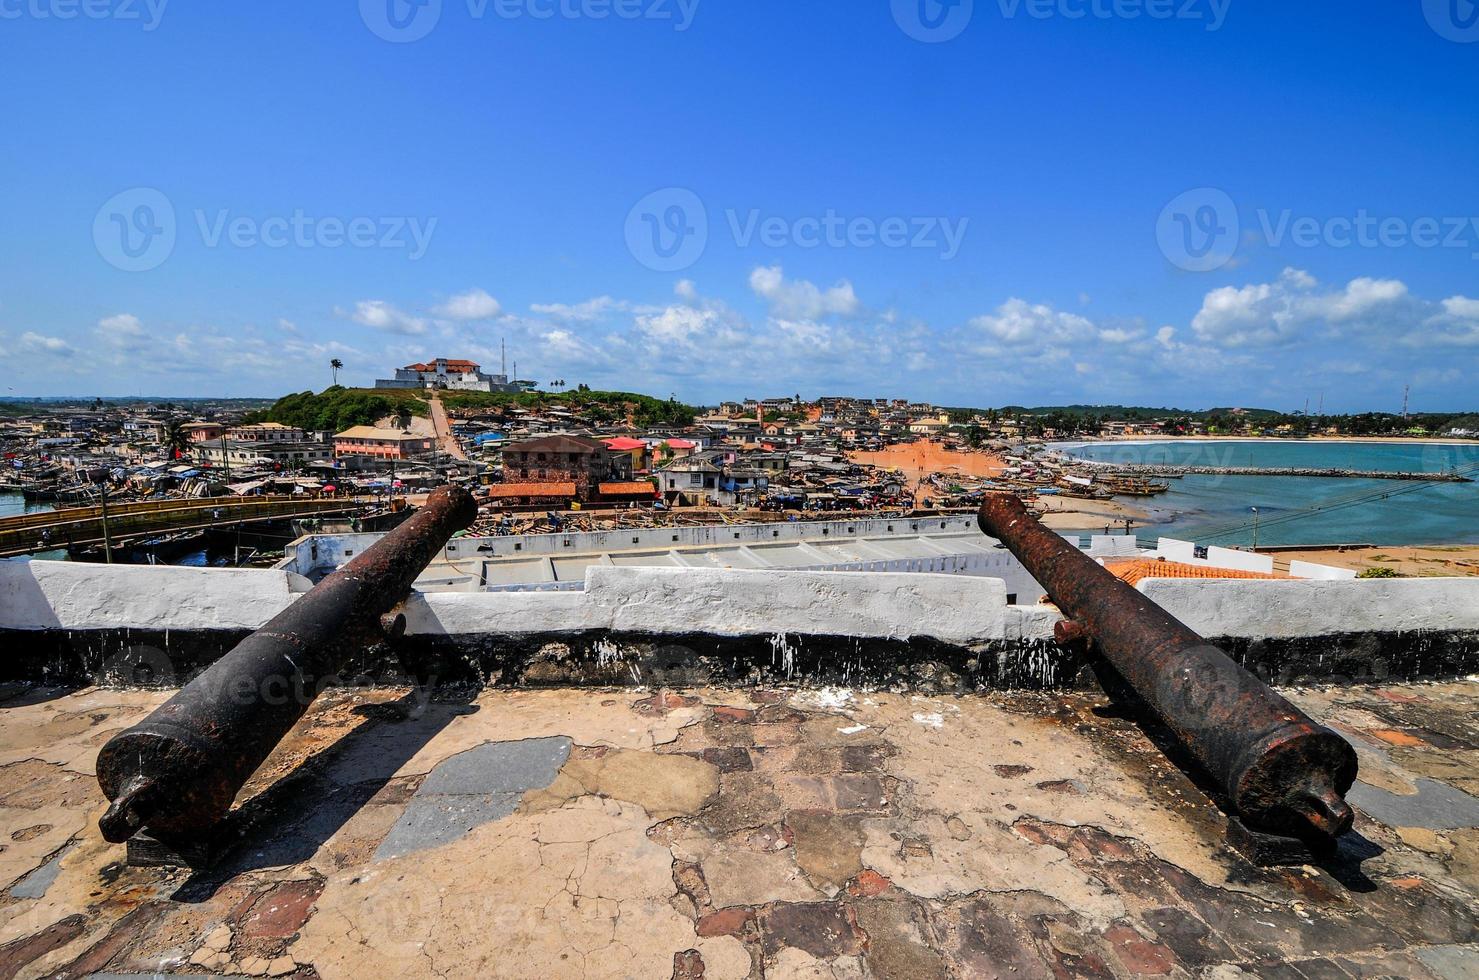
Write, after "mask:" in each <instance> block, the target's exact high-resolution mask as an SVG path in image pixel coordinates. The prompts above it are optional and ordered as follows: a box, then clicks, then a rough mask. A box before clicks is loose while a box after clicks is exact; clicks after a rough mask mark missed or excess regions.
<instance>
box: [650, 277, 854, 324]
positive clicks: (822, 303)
mask: <svg viewBox="0 0 1479 980" xmlns="http://www.w3.org/2000/svg"><path fill="white" fill-rule="evenodd" d="M680 285H681V284H680ZM690 285H691V284H690ZM750 289H751V290H753V291H754V293H755V295H757V296H759V297H761V298H762V299H764V300H766V301H767V302H769V303H770V311H771V313H772V314H774V315H775V316H780V317H789V318H792V319H810V320H814V319H817V318H818V317H823V316H833V315H842V316H849V315H852V314H854V313H857V312H858V310H859V309H860V308H861V305H862V304H861V303H859V302H858V297H857V294H856V293H854V292H853V288H852V283H850V282H848V281H847V280H846V279H843V280H842V281H841V282H839V283H837V285H835V286H833V287H831V288H830V289H820V288H818V287H817V285H816V284H815V283H811V282H808V281H807V280H805V279H787V278H786V277H785V273H784V272H783V270H782V269H781V267H780V266H778V265H773V266H760V267H757V268H756V269H755V270H754V271H753V272H751V273H750Z"/></svg>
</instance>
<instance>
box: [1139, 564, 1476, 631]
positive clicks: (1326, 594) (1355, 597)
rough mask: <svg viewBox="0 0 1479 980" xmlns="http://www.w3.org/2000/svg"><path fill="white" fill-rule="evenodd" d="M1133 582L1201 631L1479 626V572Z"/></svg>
mask: <svg viewBox="0 0 1479 980" xmlns="http://www.w3.org/2000/svg"><path fill="white" fill-rule="evenodd" d="M1139 588H1140V591H1141V592H1143V593H1145V595H1146V596H1147V597H1149V598H1150V599H1152V600H1154V601H1155V602H1156V603H1157V604H1159V605H1160V606H1161V607H1163V608H1164V609H1166V611H1168V612H1169V613H1171V615H1173V616H1175V617H1176V618H1177V619H1179V620H1181V621H1182V622H1183V623H1185V624H1186V625H1187V626H1190V627H1191V628H1192V629H1194V630H1196V631H1197V632H1199V633H1202V634H1203V635H1205V636H1246V637H1253V638H1269V639H1277V638H1284V637H1294V636H1321V635H1324V634H1328V633H1407V632H1413V631H1416V630H1479V578H1411V579H1356V580H1348V581H1323V582H1322V581H1297V580H1296V581H1285V580H1271V579H1248V580H1239V579H1223V580H1220V581H1204V580H1196V579H1146V580H1144V581H1142V582H1141V583H1140V586H1139Z"/></svg>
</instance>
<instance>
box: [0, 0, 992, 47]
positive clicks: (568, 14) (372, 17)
mask: <svg viewBox="0 0 1479 980" xmlns="http://www.w3.org/2000/svg"><path fill="white" fill-rule="evenodd" d="M4 2H5V0H0V3H4ZM442 2H443V0H360V5H359V12H360V19H361V20H363V21H364V22H365V26H366V27H368V28H369V29H370V31H371V33H373V34H374V35H375V36H376V37H379V38H381V39H383V40H386V41H390V42H392V43H395V44H407V43H410V42H411V41H419V40H421V39H422V38H424V37H426V36H427V35H428V34H430V33H431V32H432V31H433V30H435V29H436V27H437V25H438V24H439V23H440V22H441V19H442ZM967 2H969V0H967ZM698 5H699V0H464V4H463V6H464V7H465V8H466V10H467V16H468V19H470V20H473V21H483V20H490V19H493V20H612V19H615V20H651V21H664V22H668V23H670V24H672V27H673V30H674V31H678V32H680V33H681V32H683V31H686V30H688V28H690V27H692V26H693V19H694V17H695V15H696V14H697V13H698Z"/></svg>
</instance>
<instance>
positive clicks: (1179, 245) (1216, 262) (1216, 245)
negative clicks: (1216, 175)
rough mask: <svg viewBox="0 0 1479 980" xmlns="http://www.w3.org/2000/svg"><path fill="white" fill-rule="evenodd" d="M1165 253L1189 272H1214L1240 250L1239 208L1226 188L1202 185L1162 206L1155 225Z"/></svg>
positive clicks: (1178, 266)
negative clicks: (1223, 189) (1220, 188)
mask: <svg viewBox="0 0 1479 980" xmlns="http://www.w3.org/2000/svg"><path fill="white" fill-rule="evenodd" d="M1155 235H1156V242H1157V243H1158V244H1159V245H1160V247H1161V254H1162V255H1164V256H1165V257H1166V258H1167V259H1169V260H1170V262H1171V264H1172V265H1174V266H1176V267H1177V268H1179V269H1185V270H1186V271H1188V272H1211V271H1213V270H1214V269H1220V268H1222V267H1223V266H1225V265H1227V263H1228V262H1230V261H1232V257H1233V255H1234V254H1235V253H1236V252H1237V250H1238V238H1239V235H1240V231H1239V227H1238V208H1237V205H1236V204H1234V203H1233V199H1232V198H1231V197H1229V196H1228V194H1227V192H1226V191H1222V190H1218V189H1217V188H1215V187H1199V188H1197V189H1196V190H1190V191H1187V192H1186V193H1184V194H1179V195H1177V196H1176V197H1175V198H1173V199H1172V200H1171V201H1169V202H1168V203H1167V204H1166V206H1165V207H1164V208H1162V209H1161V216H1160V218H1159V219H1158V220H1157V221H1156V226H1155Z"/></svg>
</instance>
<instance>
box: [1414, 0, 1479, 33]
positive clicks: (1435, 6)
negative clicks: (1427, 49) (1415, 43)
mask: <svg viewBox="0 0 1479 980" xmlns="http://www.w3.org/2000/svg"><path fill="white" fill-rule="evenodd" d="M1423 16H1424V17H1426V18H1427V19H1428V26H1429V27H1431V28H1432V29H1433V31H1434V32H1435V33H1436V34H1437V35H1438V36H1439V37H1441V38H1443V39H1445V40H1448V41H1453V42H1455V43H1457V44H1473V43H1474V42H1475V41H1479V2H1476V0H1423Z"/></svg>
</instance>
